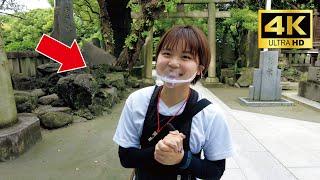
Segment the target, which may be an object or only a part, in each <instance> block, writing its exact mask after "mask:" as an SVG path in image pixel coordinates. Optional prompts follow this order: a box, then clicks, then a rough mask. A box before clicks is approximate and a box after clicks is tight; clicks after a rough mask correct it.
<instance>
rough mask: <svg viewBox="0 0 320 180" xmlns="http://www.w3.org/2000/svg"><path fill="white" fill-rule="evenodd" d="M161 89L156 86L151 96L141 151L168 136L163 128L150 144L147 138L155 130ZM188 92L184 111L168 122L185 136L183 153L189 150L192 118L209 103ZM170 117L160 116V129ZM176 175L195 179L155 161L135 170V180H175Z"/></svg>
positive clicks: (178, 169) (194, 93)
mask: <svg viewBox="0 0 320 180" xmlns="http://www.w3.org/2000/svg"><path fill="white" fill-rule="evenodd" d="M161 88H162V86H160V87H159V86H156V87H155V89H154V91H153V94H152V96H151V100H150V103H149V106H148V110H147V114H146V116H145V120H144V124H143V130H142V134H141V137H140V144H141V149H145V148H148V147H154V146H155V145H156V144H157V143H158V141H159V140H161V139H163V138H164V137H165V136H166V135H167V134H168V131H169V130H167V129H165V128H164V129H163V130H162V131H161V132H160V133H159V134H158V135H157V136H156V137H155V138H154V139H152V140H151V141H150V142H149V141H148V139H149V137H151V135H152V133H153V132H154V131H155V130H156V129H157V100H158V99H157V97H158V94H159V93H160V90H161ZM190 90H191V92H190V97H189V99H188V101H187V103H186V106H185V108H184V111H183V112H182V113H181V114H180V115H178V116H176V117H175V118H174V119H173V120H172V121H171V122H170V123H171V124H172V125H173V127H174V128H175V129H176V130H178V131H179V132H182V133H183V134H184V135H185V136H186V138H185V139H184V140H183V149H184V151H185V152H187V151H189V150H190V147H189V141H190V131H191V124H192V117H193V116H194V115H196V114H197V113H198V112H200V111H201V110H202V109H203V108H205V107H206V106H208V105H209V104H210V103H211V102H210V101H208V100H207V99H201V100H200V101H199V102H198V93H197V92H196V91H195V90H193V89H191V88H190ZM170 117H171V116H164V115H162V114H160V127H162V126H163V125H165V124H166V123H167V121H168V119H169V118H170ZM196 156H198V157H200V152H198V153H197V154H196ZM177 175H180V176H181V179H182V180H187V179H195V177H193V176H192V175H191V173H190V171H188V169H186V170H182V169H180V168H179V167H178V166H177V165H172V166H168V165H162V164H160V163H158V162H157V161H156V160H154V162H153V163H152V164H150V167H149V168H143V169H142V168H137V169H136V180H160V179H161V180H171V179H172V180H173V179H174V180H176V179H177Z"/></svg>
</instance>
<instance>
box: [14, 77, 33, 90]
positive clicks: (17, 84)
mask: <svg viewBox="0 0 320 180" xmlns="http://www.w3.org/2000/svg"><path fill="white" fill-rule="evenodd" d="M11 79H12V86H13V89H15V90H31V89H34V88H36V86H37V83H36V78H35V77H29V76H27V75H23V74H14V75H12V76H11Z"/></svg>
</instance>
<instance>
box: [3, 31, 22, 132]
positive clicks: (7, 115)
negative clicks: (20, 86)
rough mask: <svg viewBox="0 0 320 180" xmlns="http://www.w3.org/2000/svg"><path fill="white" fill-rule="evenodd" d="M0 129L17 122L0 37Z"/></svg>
mask: <svg viewBox="0 0 320 180" xmlns="http://www.w3.org/2000/svg"><path fill="white" fill-rule="evenodd" d="M0 84H1V85H0V101H1V103H0V128H3V127H6V126H9V125H11V124H14V123H15V122H17V120H18V119H17V109H16V103H15V99H14V95H13V88H12V84H11V77H10V73H9V66H8V60H7V56H6V54H5V52H4V45H3V42H2V39H1V37H0Z"/></svg>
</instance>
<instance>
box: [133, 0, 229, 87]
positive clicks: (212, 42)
mask: <svg viewBox="0 0 320 180" xmlns="http://www.w3.org/2000/svg"><path fill="white" fill-rule="evenodd" d="M229 2H233V0H181V3H180V4H178V5H177V12H174V13H163V14H162V15H163V17H168V18H208V41H209V46H210V51H211V62H210V65H209V68H208V77H207V78H206V80H205V82H204V84H205V85H206V86H219V84H220V83H219V79H218V78H217V74H216V18H226V17H230V16H231V15H230V12H228V11H219V9H216V3H229ZM184 4H208V9H207V10H203V11H192V12H184ZM131 17H132V18H135V19H137V18H139V14H137V13H131ZM152 34H153V32H152V30H151V31H150V32H149V35H148V37H147V39H146V43H145V49H144V50H143V59H144V61H145V74H144V77H145V78H146V79H152V54H153V52H152V39H153V35H152Z"/></svg>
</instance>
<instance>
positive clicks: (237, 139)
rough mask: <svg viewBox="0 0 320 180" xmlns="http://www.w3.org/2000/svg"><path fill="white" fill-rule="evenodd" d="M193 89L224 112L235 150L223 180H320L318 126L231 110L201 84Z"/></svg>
mask: <svg viewBox="0 0 320 180" xmlns="http://www.w3.org/2000/svg"><path fill="white" fill-rule="evenodd" d="M193 88H194V89H196V90H198V91H199V92H201V93H203V94H204V95H205V96H206V98H208V99H209V100H211V101H213V102H216V103H219V104H220V105H221V106H222V107H223V108H224V109H225V115H226V117H227V120H228V123H229V126H230V129H231V132H232V135H233V141H234V145H235V149H236V154H235V155H234V157H233V158H230V159H228V160H227V169H226V171H225V173H224V176H223V178H222V180H296V179H299V180H318V179H320V124H319V123H313V122H307V121H301V120H295V119H289V118H282V117H277V116H270V115H264V114H257V113H250V112H245V111H238V110H232V109H230V108H229V107H228V106H227V105H225V104H224V103H223V102H222V101H221V100H219V99H218V98H217V97H216V96H215V95H214V94H213V93H212V92H211V91H210V90H208V89H207V88H204V87H203V86H202V85H201V84H199V83H198V84H196V85H195V86H194V87H193Z"/></svg>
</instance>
